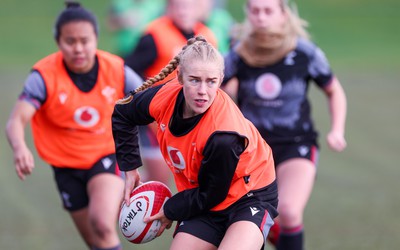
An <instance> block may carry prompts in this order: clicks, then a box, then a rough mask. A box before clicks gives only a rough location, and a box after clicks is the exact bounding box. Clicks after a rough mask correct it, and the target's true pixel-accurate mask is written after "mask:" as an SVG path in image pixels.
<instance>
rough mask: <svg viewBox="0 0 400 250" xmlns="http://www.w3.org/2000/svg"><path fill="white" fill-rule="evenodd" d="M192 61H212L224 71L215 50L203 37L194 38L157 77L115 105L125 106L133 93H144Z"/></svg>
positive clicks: (220, 57)
mask: <svg viewBox="0 0 400 250" xmlns="http://www.w3.org/2000/svg"><path fill="white" fill-rule="evenodd" d="M193 59H200V60H203V61H207V60H214V61H216V62H217V63H218V66H220V67H221V74H222V72H223V70H224V59H223V57H222V56H221V54H220V53H219V52H218V51H217V49H215V48H214V47H213V46H212V45H211V44H209V43H208V42H207V40H206V39H205V38H204V37H203V36H196V37H194V38H190V39H189V40H188V41H187V43H186V45H185V46H183V47H182V50H181V51H180V52H179V53H178V55H176V56H175V57H174V58H172V59H171V60H170V61H169V63H168V64H167V65H166V66H165V67H164V68H163V69H162V70H161V71H160V73H158V74H157V75H155V76H153V77H151V78H148V79H147V80H146V81H145V82H144V83H143V84H142V85H141V86H140V87H138V88H136V89H135V90H134V91H131V93H130V95H129V96H127V97H125V98H123V99H121V100H118V101H117V104H127V103H129V102H130V101H132V99H133V95H134V94H135V93H138V92H141V91H144V90H146V89H148V88H150V87H151V86H152V85H154V84H155V83H157V82H159V81H162V80H164V79H165V78H166V77H167V76H168V75H170V74H171V73H172V72H174V71H175V69H176V68H178V66H179V67H180V68H181V69H182V70H181V71H179V75H181V74H182V71H184V68H185V65H186V62H187V61H189V60H193Z"/></svg>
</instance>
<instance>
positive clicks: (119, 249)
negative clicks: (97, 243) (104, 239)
mask: <svg viewBox="0 0 400 250" xmlns="http://www.w3.org/2000/svg"><path fill="white" fill-rule="evenodd" d="M91 250H122V245H121V244H118V245H116V246H115V247H110V248H99V247H92V249H91Z"/></svg>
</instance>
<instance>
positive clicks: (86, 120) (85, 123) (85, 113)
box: [74, 106, 100, 128]
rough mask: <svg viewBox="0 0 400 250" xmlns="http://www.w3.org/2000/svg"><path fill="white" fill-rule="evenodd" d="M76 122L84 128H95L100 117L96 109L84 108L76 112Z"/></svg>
mask: <svg viewBox="0 0 400 250" xmlns="http://www.w3.org/2000/svg"><path fill="white" fill-rule="evenodd" d="M74 120H75V122H76V123H78V124H79V125H81V126H82V127H85V128H88V127H93V126H94V125H96V124H97V123H98V122H99V120H100V115H99V112H98V111H97V110H96V109H95V108H93V107H89V106H84V107H80V108H78V109H77V110H76V111H75V114H74Z"/></svg>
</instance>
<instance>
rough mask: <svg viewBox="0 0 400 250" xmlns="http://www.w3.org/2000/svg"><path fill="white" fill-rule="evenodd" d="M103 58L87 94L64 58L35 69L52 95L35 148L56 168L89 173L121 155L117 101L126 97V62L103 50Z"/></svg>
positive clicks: (36, 129)
mask: <svg viewBox="0 0 400 250" xmlns="http://www.w3.org/2000/svg"><path fill="white" fill-rule="evenodd" d="M97 57H98V60H99V72H98V77H97V82H96V84H95V86H94V87H93V89H92V90H91V91H90V92H87V93H85V92H82V91H81V90H79V89H78V87H76V86H75V84H74V83H73V82H72V80H71V78H70V77H69V75H68V73H67V71H66V69H65V66H64V64H63V57H62V54H61V52H56V53H54V54H51V55H49V56H47V57H45V58H43V59H42V60H40V61H39V62H37V63H36V64H35V65H34V66H33V69H35V70H37V71H39V73H40V74H41V76H42V77H43V80H44V82H45V86H46V92H47V99H46V101H45V103H44V104H43V105H42V106H41V108H40V109H39V110H38V111H37V112H36V113H35V115H34V117H33V120H32V130H33V135H34V142H35V146H36V149H37V151H38V153H39V155H40V156H41V157H42V158H43V160H45V161H46V162H47V163H49V164H51V165H53V166H57V167H70V168H78V169H88V168H90V167H91V166H92V165H93V164H94V163H95V162H96V161H98V160H99V159H100V158H101V157H103V156H105V155H107V154H111V153H114V152H115V147H114V141H113V137H112V131H111V114H112V112H113V109H114V104H115V101H116V100H118V99H119V98H121V97H123V96H124V84H125V83H124V62H123V60H122V59H121V58H119V57H117V56H114V55H111V54H109V53H107V52H104V51H99V50H98V51H97Z"/></svg>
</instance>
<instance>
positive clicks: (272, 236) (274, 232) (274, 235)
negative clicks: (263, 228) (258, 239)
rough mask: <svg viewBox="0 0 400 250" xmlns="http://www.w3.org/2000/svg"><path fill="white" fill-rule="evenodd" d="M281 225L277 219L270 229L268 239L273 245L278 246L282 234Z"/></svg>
mask: <svg viewBox="0 0 400 250" xmlns="http://www.w3.org/2000/svg"><path fill="white" fill-rule="evenodd" d="M280 231H281V229H280V226H279V224H278V222H277V221H275V222H274V225H273V226H272V227H271V228H270V229H269V233H268V236H267V240H268V241H269V242H270V243H271V245H273V246H276V245H277V243H278V239H279V235H280Z"/></svg>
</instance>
